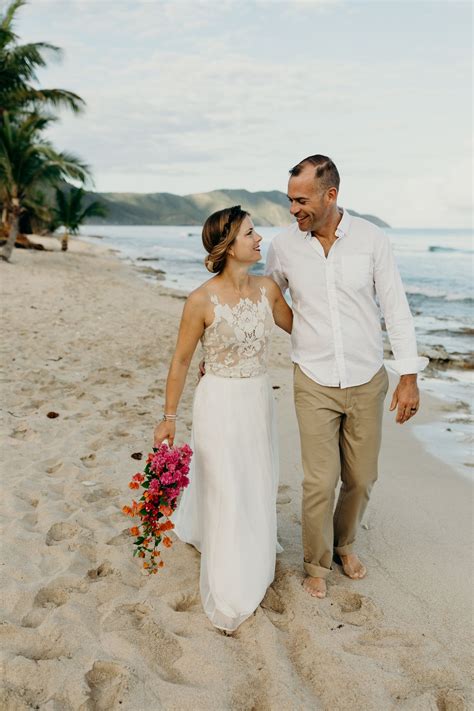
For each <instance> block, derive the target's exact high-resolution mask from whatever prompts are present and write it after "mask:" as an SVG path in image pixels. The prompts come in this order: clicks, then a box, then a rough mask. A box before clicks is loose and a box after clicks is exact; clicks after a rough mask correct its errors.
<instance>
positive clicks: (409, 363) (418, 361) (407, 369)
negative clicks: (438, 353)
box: [384, 356, 430, 375]
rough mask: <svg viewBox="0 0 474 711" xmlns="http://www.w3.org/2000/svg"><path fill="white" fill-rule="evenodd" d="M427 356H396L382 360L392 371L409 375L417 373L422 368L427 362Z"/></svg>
mask: <svg viewBox="0 0 474 711" xmlns="http://www.w3.org/2000/svg"><path fill="white" fill-rule="evenodd" d="M429 362H430V359H429V358H426V357H425V356H417V357H416V358H398V359H397V360H384V363H385V365H386V366H387V368H389V369H390V370H391V371H392V372H393V373H398V375H411V374H413V373H419V372H420V371H421V370H424V369H425V368H426V366H427V365H428V363H429Z"/></svg>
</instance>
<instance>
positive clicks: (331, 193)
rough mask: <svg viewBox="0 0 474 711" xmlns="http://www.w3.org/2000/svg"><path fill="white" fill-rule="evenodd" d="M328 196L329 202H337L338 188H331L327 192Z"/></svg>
mask: <svg viewBox="0 0 474 711" xmlns="http://www.w3.org/2000/svg"><path fill="white" fill-rule="evenodd" d="M326 196H327V198H328V202H336V201H337V188H334V187H333V188H329V190H328V191H327V193H326Z"/></svg>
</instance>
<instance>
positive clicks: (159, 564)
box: [158, 560, 164, 568]
mask: <svg viewBox="0 0 474 711" xmlns="http://www.w3.org/2000/svg"><path fill="white" fill-rule="evenodd" d="M163 566H164V563H163V561H162V560H160V562H159V563H158V568H162V567H163Z"/></svg>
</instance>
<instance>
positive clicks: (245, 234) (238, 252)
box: [228, 215, 262, 264]
mask: <svg viewBox="0 0 474 711" xmlns="http://www.w3.org/2000/svg"><path fill="white" fill-rule="evenodd" d="M261 241H262V237H261V236H260V235H259V234H258V232H255V227H254V226H253V222H252V220H251V219H250V217H249V216H248V215H246V216H245V218H244V219H243V220H242V224H241V225H240V229H239V232H238V234H237V237H236V238H235V240H234V242H233V243H232V244H231V246H230V247H229V251H228V255H229V256H230V257H233V258H234V259H236V260H237V261H238V262H244V263H247V264H249V263H250V264H253V263H254V262H258V261H259V260H260V259H261V258H262V255H261V253H260V242H261Z"/></svg>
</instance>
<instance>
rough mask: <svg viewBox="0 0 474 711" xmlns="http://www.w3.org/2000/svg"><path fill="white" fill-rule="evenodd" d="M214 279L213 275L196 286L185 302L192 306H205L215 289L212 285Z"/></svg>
mask: <svg viewBox="0 0 474 711" xmlns="http://www.w3.org/2000/svg"><path fill="white" fill-rule="evenodd" d="M214 279H215V277H211V279H208V280H207V281H205V282H204V283H203V284H201V286H198V287H197V289H194V291H191V293H190V294H189V296H188V298H187V299H186V303H188V304H189V305H191V306H194V307H199V306H203V307H205V306H207V305H208V304H209V300H210V297H211V296H212V294H213V293H215V291H216V289H215V288H214V285H213V281H214Z"/></svg>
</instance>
